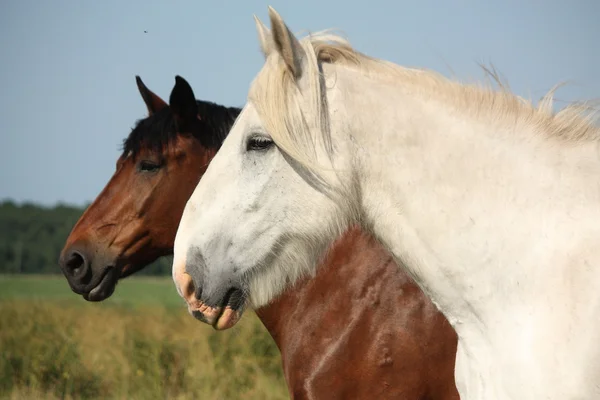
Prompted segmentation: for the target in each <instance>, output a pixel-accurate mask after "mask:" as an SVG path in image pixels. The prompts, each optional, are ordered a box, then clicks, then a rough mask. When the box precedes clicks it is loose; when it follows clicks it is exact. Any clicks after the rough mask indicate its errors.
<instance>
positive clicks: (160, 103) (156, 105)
mask: <svg viewBox="0 0 600 400" xmlns="http://www.w3.org/2000/svg"><path fill="white" fill-rule="evenodd" d="M135 82H136V83H137V87H138V89H139V91H140V94H141V95H142V99H144V103H146V107H148V114H149V115H152V114H154V113H156V112H159V111H160V110H162V109H163V108H165V107H166V106H167V103H165V101H164V100H163V99H161V98H160V97H158V96H157V95H155V94H154V93H153V92H152V91H151V90H150V89H148V88H147V87H146V85H144V82H142V78H140V77H139V76H137V75H136V76H135Z"/></svg>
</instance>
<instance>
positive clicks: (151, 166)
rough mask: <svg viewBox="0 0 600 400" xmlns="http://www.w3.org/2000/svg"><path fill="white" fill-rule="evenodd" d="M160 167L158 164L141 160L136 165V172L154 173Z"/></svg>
mask: <svg viewBox="0 0 600 400" xmlns="http://www.w3.org/2000/svg"><path fill="white" fill-rule="evenodd" d="M161 167H162V165H161V164H160V163H157V162H154V161H149V160H142V161H140V163H139V164H138V170H140V171H141V172H156V171H158V170H159V169H160V168H161Z"/></svg>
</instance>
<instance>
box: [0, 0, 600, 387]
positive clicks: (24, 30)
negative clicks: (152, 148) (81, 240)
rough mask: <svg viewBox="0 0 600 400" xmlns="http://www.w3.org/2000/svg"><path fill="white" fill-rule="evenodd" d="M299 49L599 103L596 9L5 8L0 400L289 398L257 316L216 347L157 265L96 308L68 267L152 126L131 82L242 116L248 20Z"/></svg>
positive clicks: (421, 5) (254, 50) (245, 4)
mask: <svg viewBox="0 0 600 400" xmlns="http://www.w3.org/2000/svg"><path fill="white" fill-rule="evenodd" d="M267 5H272V6H274V7H275V8H276V9H277V11H278V12H279V13H280V14H281V15H282V16H283V18H284V19H285V21H286V23H287V24H288V25H289V26H290V28H291V29H292V30H293V31H294V32H297V33H299V34H304V33H306V32H308V31H318V30H322V29H327V28H336V29H339V30H341V31H342V32H343V33H344V34H345V35H346V36H347V37H348V38H349V40H350V41H351V43H352V44H353V45H354V46H355V47H356V48H358V49H359V50H360V51H362V52H364V53H367V54H369V55H371V56H375V57H379V58H384V59H387V60H390V61H393V62H396V63H399V64H402V65H406V66H411V67H420V68H429V69H434V70H437V71H438V72H441V73H443V74H445V75H447V76H452V77H456V78H459V79H461V80H464V81H473V80H481V79H483V77H484V74H483V71H482V69H481V68H480V67H479V65H478V64H480V63H481V64H486V65H491V64H493V66H494V67H495V68H496V69H497V70H498V71H499V72H500V74H501V76H502V77H503V78H504V79H505V80H506V81H507V82H508V83H509V85H510V87H511V89H512V91H513V92H515V93H516V94H518V95H520V96H523V97H526V98H529V99H532V100H533V101H534V102H535V101H537V100H539V98H540V97H541V96H543V95H544V94H545V93H546V92H547V91H548V90H550V89H551V88H552V87H553V86H554V85H555V84H557V83H560V82H567V83H568V85H567V86H565V87H563V88H561V89H560V90H559V91H558V92H557V94H556V104H555V106H556V107H557V108H560V107H563V106H564V105H565V104H567V102H570V101H575V100H586V99H594V98H597V97H599V94H600V52H599V51H598V43H597V42H598V38H600V24H599V23H598V18H599V17H600V2H597V1H595V0H572V1H569V2H564V1H563V2H561V1H558V0H544V1H542V0H529V1H516V0H505V1H502V2H483V1H475V0H453V1H443V2H442V1H433V0H423V1H420V2H414V1H410V2H409V1H401V0H393V1H392V0H388V1H385V0H371V1H358V0H340V1H337V0H335V1H334V0H318V1H317V0H303V1H298V2H289V1H283V0H273V1H271V2H270V3H269V2H265V1H259V0H244V1H241V0H240V1H237V2H233V1H232V2H225V1H198V0H196V1H191V0H178V1H172V2H167V1H155V0H145V1H139V0H130V1H127V2H124V1H116V0H104V1H102V2H99V1H98V2H92V1H81V0H78V1H76V0H70V1H67V0H54V1H52V2H50V1H45V2H42V1H38V0H35V1H34V0H18V1H17V0H4V1H2V2H0V54H1V60H2V61H1V62H0V88H1V90H0V134H1V138H2V145H1V146H0V398H11V399H33V398H36V399H53V398H127V399H165V398H169V399H171V398H178V399H179V398H180V399H188V398H189V399H192V398H193V399H225V398H227V399H231V398H243V399H279V398H287V396H288V395H287V388H286V387H285V382H284V380H283V376H282V373H281V368H280V358H279V352H278V350H277V348H276V347H275V346H274V344H273V341H272V339H271V338H270V336H269V335H268V333H267V332H266V331H265V329H264V328H263V326H262V325H261V323H260V321H258V319H257V318H256V317H255V316H254V315H253V314H251V313H249V314H248V315H247V316H246V317H245V318H244V319H243V321H242V323H241V324H240V325H239V326H236V327H235V328H234V329H232V330H231V331H226V332H221V333H217V332H215V331H213V330H212V328H210V327H207V326H205V325H204V324H200V323H198V322H197V321H195V320H194V319H192V318H191V317H189V316H188V315H187V312H186V311H185V308H184V306H183V304H182V302H181V300H180V298H179V296H178V295H177V293H176V291H175V288H174V286H173V284H172V281H171V278H170V267H171V260H170V258H168V257H167V258H165V259H161V260H159V261H157V262H155V263H154V264H153V265H152V266H150V267H148V268H146V269H145V270H143V271H142V272H141V273H139V274H137V275H136V276H134V277H131V278H128V279H126V280H124V281H123V282H122V283H120V284H119V286H118V290H117V291H116V293H115V294H114V295H113V296H112V297H111V298H110V299H108V300H107V301H104V302H102V303H87V302H86V301H84V300H83V299H82V298H81V297H79V296H77V295H75V294H74V293H72V292H71V290H70V289H69V287H68V284H67V282H66V280H65V279H64V278H63V277H62V275H60V269H59V267H58V265H57V259H58V255H59V252H60V250H61V248H62V246H63V244H64V241H65V239H66V237H67V235H68V234H69V232H70V230H71V228H72V227H73V225H74V223H75V222H76V221H77V219H78V218H79V216H80V215H81V213H82V212H83V210H84V209H85V207H86V205H87V204H89V203H90V202H91V201H92V200H93V199H94V198H95V197H96V195H97V194H98V193H99V192H100V190H101V189H102V188H103V187H104V185H105V184H106V182H107V181H108V179H109V178H110V176H111V175H112V173H113V172H114V165H115V161H116V160H117V158H118V156H119V154H120V150H121V147H120V146H121V143H122V140H123V139H124V138H125V137H126V136H127V135H128V134H129V132H130V130H131V128H132V127H133V125H134V123H135V121H136V120H138V119H139V118H143V117H144V116H145V115H146V108H145V105H144V103H143V101H142V99H141V97H140V95H139V93H138V90H137V87H136V86H135V78H134V77H135V75H140V76H141V78H142V79H143V80H144V82H145V83H146V85H147V86H148V87H149V88H150V89H151V90H152V91H154V92H155V93H157V94H158V95H159V96H161V97H162V98H163V99H168V96H169V93H170V91H171V89H172V87H173V85H174V77H175V75H177V74H178V75H181V76H183V77H184V78H186V79H187V80H188V82H189V83H190V84H191V85H192V87H193V89H194V91H195V94H196V96H197V97H198V98H199V99H202V100H210V101H213V102H217V103H219V104H223V105H226V106H242V105H243V104H244V101H245V97H246V93H247V89H248V86H249V84H250V82H251V80H252V79H253V77H254V76H255V75H256V74H257V72H258V71H259V69H260V68H261V66H262V62H263V58H262V55H261V53H260V52H259V46H258V40H257V37H256V33H255V28H254V21H253V19H252V14H256V15H257V16H259V17H260V18H261V19H262V20H263V21H264V22H267V23H268V16H267Z"/></svg>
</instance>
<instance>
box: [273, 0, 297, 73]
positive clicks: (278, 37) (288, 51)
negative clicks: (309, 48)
mask: <svg viewBox="0 0 600 400" xmlns="http://www.w3.org/2000/svg"><path fill="white" fill-rule="evenodd" d="M269 19H270V20H271V29H272V31H273V34H272V38H273V43H274V45H275V49H276V50H277V52H278V53H279V55H281V58H283V61H285V64H286V65H287V67H288V68H289V70H290V71H291V72H292V74H293V75H294V77H295V78H296V79H299V78H300V77H301V76H302V66H303V64H304V61H305V60H306V54H305V53H304V49H302V46H301V45H300V42H299V41H298V39H296V37H295V36H294V34H293V33H292V32H290V30H289V29H288V27H287V25H286V24H285V23H284V22H283V19H282V18H281V16H280V15H279V14H278V13H277V11H275V10H274V9H273V7H271V6H269Z"/></svg>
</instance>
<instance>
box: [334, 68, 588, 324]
mask: <svg viewBox="0 0 600 400" xmlns="http://www.w3.org/2000/svg"><path fill="white" fill-rule="evenodd" d="M338 72H341V70H340V71H338ZM337 79H338V82H339V85H340V86H343V87H344V90H343V91H341V90H340V91H338V92H339V93H338V94H336V91H332V92H331V93H330V95H331V96H330V99H328V101H329V104H330V105H331V107H335V106H337V105H338V104H340V103H342V104H343V107H342V108H341V109H340V110H338V112H337V113H336V114H335V120H334V119H332V121H331V124H332V132H343V134H344V135H345V136H346V137H351V138H352V143H351V144H349V146H351V147H353V152H354V154H355V155H356V157H355V160H357V161H354V162H355V166H354V169H355V170H356V171H357V174H358V182H359V185H360V190H358V191H357V192H358V193H360V196H361V198H360V199H359V201H358V203H359V204H361V208H362V209H361V212H362V214H363V215H362V217H363V221H364V222H365V226H367V227H369V228H370V229H372V231H373V233H374V234H375V236H376V237H377V238H378V239H379V240H380V241H381V242H382V243H383V244H384V245H385V246H386V247H387V249H388V250H390V252H391V253H392V254H393V255H394V257H395V259H396V260H397V261H404V262H405V264H406V266H407V268H408V271H409V273H410V274H411V275H412V276H413V277H414V278H415V280H416V282H417V283H418V284H419V286H421V288H422V289H423V290H424V291H425V292H426V293H427V294H428V295H429V297H431V298H432V300H433V301H434V302H435V303H436V305H438V307H439V308H440V310H441V311H442V312H443V313H444V314H445V315H446V317H447V318H448V319H449V321H450V322H451V323H452V324H453V325H454V326H455V329H457V330H458V329H460V328H459V327H458V325H459V324H458V323H459V322H461V323H467V325H468V322H473V324H476V325H477V324H480V325H481V329H484V330H485V329H489V328H490V326H489V325H488V326H487V328H486V327H485V326H484V325H486V322H487V321H485V320H486V318H487V317H488V316H489V317H490V318H494V313H495V312H496V310H497V309H498V308H502V307H503V306H505V305H506V301H507V296H508V294H510V296H512V299H510V300H508V301H515V302H517V303H519V302H523V301H528V300H527V299H526V297H527V296H528V295H531V293H532V292H530V291H529V290H530V289H531V287H526V286H527V285H523V287H520V288H515V287H514V282H515V281H519V282H527V283H529V282H532V281H533V280H536V279H538V282H540V281H539V279H544V278H543V277H541V276H539V275H543V274H544V273H547V271H549V270H551V269H552V268H553V265H552V254H553V252H552V251H548V253H547V255H545V256H543V257H541V258H537V262H539V263H542V265H543V264H544V263H548V267H547V268H548V269H546V270H544V269H543V268H541V269H539V267H540V265H537V266H533V265H527V266H525V267H524V265H523V260H524V259H532V258H531V257H532V256H534V257H535V255H534V254H532V251H534V250H532V249H531V246H530V245H529V243H527V241H523V238H540V239H539V240H540V241H539V242H538V243H536V245H539V246H542V248H548V249H551V248H563V249H564V247H563V246H564V244H563V243H565V242H566V240H565V236H564V235H565V233H564V229H563V228H560V226H562V225H561V224H562V223H563V222H565V218H563V217H564V213H563V211H562V210H564V209H565V208H562V207H566V209H570V208H572V209H578V208H579V209H580V210H581V207H580V206H581V202H582V201H584V202H585V203H586V204H593V202H590V201H589V200H590V199H595V200H598V201H597V203H596V204H600V198H599V197H600V196H599V193H598V188H597V187H596V186H593V185H590V184H589V183H590V181H591V180H590V179H591V178H590V177H589V176H591V175H592V174H591V173H590V171H595V173H598V172H600V165H599V163H598V154H597V148H596V145H594V144H589V145H586V144H582V145H577V146H571V147H568V148H567V146H556V145H555V143H554V145H549V140H548V139H547V138H544V137H543V136H544V134H543V133H540V132H535V128H534V127H533V125H531V123H530V122H528V121H527V120H525V119H523V122H519V120H517V119H516V118H513V119H512V120H511V121H512V122H511V123H510V124H508V123H507V122H504V121H503V120H502V119H500V118H498V119H493V118H492V117H490V118H489V120H486V117H485V116H482V115H474V114H472V113H470V112H467V110H465V111H461V110H460V109H459V108H458V106H455V105H453V104H450V103H449V102H448V101H446V100H439V101H436V100H434V99H435V98H436V96H435V93H426V90H424V89H423V90H418V88H415V87H414V86H412V87H409V88H408V90H405V89H403V88H402V86H400V85H389V84H388V83H385V82H377V81H374V80H366V79H364V78H363V79H358V78H357V77H356V76H349V74H343V73H338V74H337ZM346 79H347V80H346ZM422 93H424V94H425V95H422ZM337 95H339V97H336V96H337ZM348 99H352V100H351V101H348ZM341 110H343V111H341ZM340 111H341V112H340ZM509 118H512V117H509ZM336 122H338V123H340V125H338V126H336ZM347 126H350V127H352V128H351V129H352V131H351V132H348V130H347V128H345V127H347ZM348 133H350V134H348ZM334 134H335V133H334ZM335 139H336V140H337V141H339V140H343V139H341V138H339V137H338V138H335ZM557 140H558V139H557ZM340 147H341V146H340ZM582 159H583V160H587V161H586V162H588V164H586V165H585V170H586V171H587V172H586V173H587V174H588V179H587V180H586V179H585V176H584V175H583V173H580V171H581V170H583V168H581V167H582V162H581V161H580V160H582ZM524 166H527V168H524ZM557 166H561V167H562V169H561V168H556V167H557ZM592 180H593V179H592ZM558 182H560V183H561V184H562V185H563V186H562V187H561V185H557V183H558ZM573 193H575V194H573ZM549 199H552V200H551V201H550V200H549ZM558 204H561V205H562V207H557V205H558ZM507 205H509V206H507ZM588 211H589V209H588ZM594 211H595V210H594ZM584 215H585V213H583V214H582V213H579V215H578V218H581V220H582V221H583V220H585V217H584ZM588 219H589V218H588ZM539 221H545V224H540V223H539ZM566 222H568V221H566ZM548 227H552V229H555V230H553V231H552V233H549V232H548V231H547V230H548ZM508 232H510V233H511V234H506V233H508ZM554 254H555V253H554ZM499 266H501V267H499ZM535 267H537V268H538V269H537V270H536V271H537V272H534V270H535V269H536V268H535ZM500 268H501V270H500ZM533 274H538V275H536V276H533ZM474 283H476V284H474ZM556 285H557V284H556V282H553V283H551V284H549V285H548V286H545V285H543V284H542V285H539V286H538V287H536V288H535V290H534V291H537V294H539V292H540V291H543V290H548V288H550V290H552V289H553V288H555V287H556ZM557 289H558V288H557ZM500 321H501V323H506V322H507V321H506V320H504V321H502V320H501V319H500ZM457 327H458V328H457Z"/></svg>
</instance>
